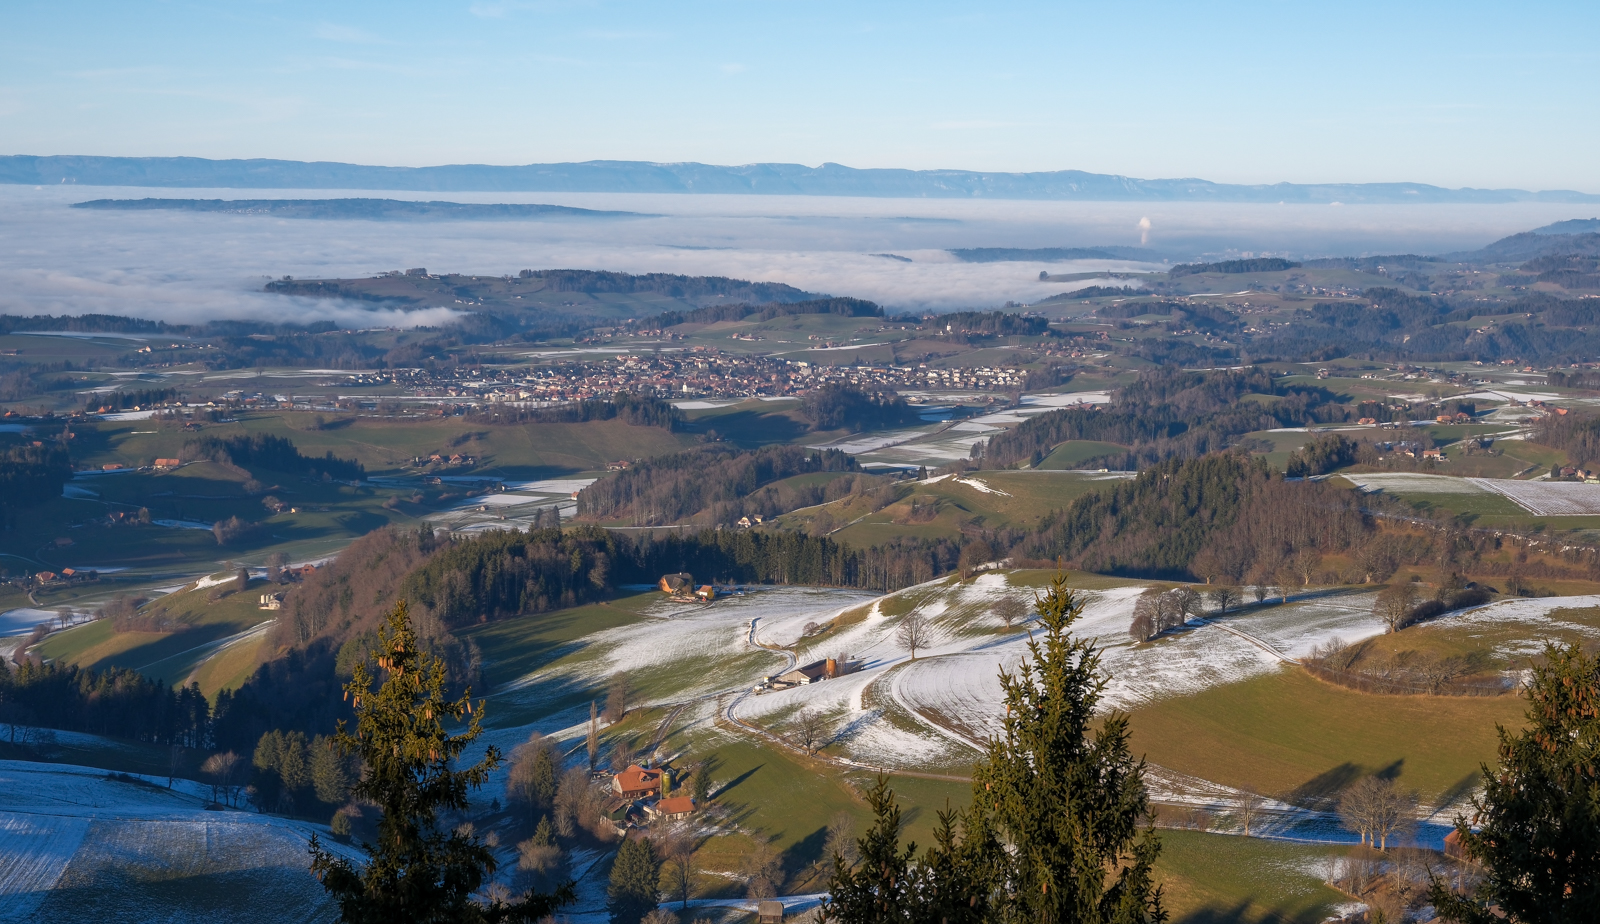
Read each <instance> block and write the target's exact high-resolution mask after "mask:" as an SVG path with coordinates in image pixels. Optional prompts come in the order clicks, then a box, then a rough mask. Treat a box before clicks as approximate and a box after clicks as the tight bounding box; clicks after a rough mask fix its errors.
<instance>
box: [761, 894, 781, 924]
mask: <svg viewBox="0 0 1600 924" xmlns="http://www.w3.org/2000/svg"><path fill="white" fill-rule="evenodd" d="M756 920H758V921H760V922H761V924H783V902H775V901H770V900H769V901H764V902H762V903H761V904H759V905H757V906H756Z"/></svg>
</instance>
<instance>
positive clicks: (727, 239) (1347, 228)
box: [0, 186, 1594, 327]
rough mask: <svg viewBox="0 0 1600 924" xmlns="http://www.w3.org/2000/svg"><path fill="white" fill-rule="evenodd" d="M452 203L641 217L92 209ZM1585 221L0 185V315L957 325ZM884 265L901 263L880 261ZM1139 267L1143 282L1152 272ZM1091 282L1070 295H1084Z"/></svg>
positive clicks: (1434, 208) (1578, 211)
mask: <svg viewBox="0 0 1600 924" xmlns="http://www.w3.org/2000/svg"><path fill="white" fill-rule="evenodd" d="M147 196H155V197H162V198H213V199H251V198H339V197H347V196H361V197H387V198H400V199H449V200H451V201H459V202H544V203H551V204H556V205H571V206H578V207H584V208H594V209H618V210H626V211H635V212H646V213H651V214H652V215H654V216H656V217H647V218H635V219H622V220H603V221H602V220H581V219H580V220H549V221H514V222H498V221H497V222H372V221H316V220H297V219H284V218H276V217H270V216H264V215H235V214H207V213H196V212H182V211H151V212H104V211H88V210H81V209H70V208H68V205H69V204H71V203H73V202H79V201H83V200H87V199H100V198H144V197H147ZM1593 211H1594V207H1593V206H1575V205H1560V204H1545V203H1518V204H1513V205H1431V206H1429V205H1420V206H1386V205H1367V206H1310V205H1250V204H1233V203H1230V204H1218V205H1212V204H1203V203H1121V202H1089V203H1083V202H1028V201H999V200H957V201H953V200H930V199H855V198H832V197H805V196H685V195H629V194H617V193H451V194H448V195H445V194H436V195H429V194H424V193H415V192H399V193H384V192H374V191H370V190H365V191H360V192H341V191H336V190H314V191H309V192H307V191H298V190H270V191H261V190H245V189H228V190H207V189H145V188H140V189H123V188H111V187H71V186H67V187H61V186H53V187H42V188H41V187H33V186H0V311H3V312H5V313H9V314H34V313H49V314H83V313H89V312H101V313H110V314H132V315H140V316H144V317H152V318H161V319H165V320H172V321H201V320H209V319H214V318H274V319H280V320H285V321H311V320H318V319H328V320H334V321H336V322H338V323H340V324H345V325H350V326H362V327H376V326H391V325H393V326H412V325H417V324H437V323H440V322H443V321H446V320H448V318H449V317H450V315H451V311H450V309H448V308H443V307H436V308H430V309H427V310H419V311H410V312H396V311H389V310H372V309H370V308H369V307H364V306H360V305H339V304H334V303H329V302H324V301H312V300H299V299H288V298H284V297H279V296H268V295H266V294H264V293H262V292H261V291H260V289H261V286H262V284H263V283H264V282H265V281H266V279H267V278H271V277H277V276H282V275H291V276H296V277H330V276H352V275H365V274H371V273H374V272H377V271H380V270H390V269H403V268H407V267H414V266H425V267H427V268H428V269H430V270H433V271H451V272H463V273H485V274H501V273H511V272H516V271H517V270H519V269H523V268H544V269H548V268H579V269H606V270H618V271H623V272H631V273H646V272H669V273H686V274H693V275H726V276H734V277H738V278H744V279H754V280H770V281H777V282H786V283H789V284H791V285H795V286H798V287H800V288H803V289H807V290H809V291H814V292H825V293H828V294H833V295H854V296H858V297H862V298H869V299H873V300H875V301H879V302H881V303H883V304H885V305H888V306H891V307H893V308H905V309H928V308H931V309H935V310H953V309H957V308H964V307H984V308H992V307H998V306H999V305H1001V304H1003V303H1004V302H1006V301H1016V302H1024V303H1026V302H1033V301H1037V300H1039V299H1042V298H1045V297H1048V296H1050V295H1053V294H1056V293H1058V292H1062V291H1065V290H1068V289H1070V288H1073V287H1074V285H1073V284H1063V283H1041V282H1039V278H1038V277H1039V273H1040V271H1041V270H1046V269H1047V270H1049V271H1050V272H1052V273H1057V274H1059V273H1071V272H1083V271H1089V270H1128V269H1136V268H1141V264H1135V263H1128V262H1107V261H1079V262H1074V263H1055V264H1045V263H962V262H959V261H957V260H956V259H955V258H954V257H952V256H950V255H949V254H948V253H946V252H945V251H946V250H947V249H948V248H962V247H1027V248H1035V247H1092V246H1097V245H1098V246H1112V245H1116V246H1123V247H1131V246H1139V245H1140V243H1141V240H1142V239H1143V240H1144V242H1145V246H1147V247H1148V248H1149V250H1150V251H1151V253H1152V256H1153V257H1154V258H1155V259H1161V258H1170V259H1177V260H1185V259H1195V258H1198V257H1203V256H1225V255H1233V256H1238V255H1244V254H1261V253H1270V254H1281V255H1287V256H1291V257H1300V256H1306V255H1345V254H1387V253H1424V254H1426V253H1443V252H1448V251H1453V250H1464V249H1475V248H1477V247H1481V246H1483V245H1484V244H1487V243H1489V242H1491V241H1494V240H1496V239H1498V238H1501V237H1504V236H1506V235H1508V234H1513V233H1516V232H1518V231H1525V230H1529V229H1531V228H1535V227H1538V226H1541V225H1544V224H1548V223H1550V222H1553V221H1559V220H1563V219H1569V218H1585V217H1590V213H1591V212H1593ZM885 253H892V254H897V255H900V256H904V257H909V258H910V259H911V261H912V262H909V263H908V262H904V261H900V260H893V259H888V258H886V257H883V256H874V254H885ZM1143 268H1152V267H1151V266H1150V265H1148V264H1147V265H1143ZM1083 284H1087V283H1078V285H1083Z"/></svg>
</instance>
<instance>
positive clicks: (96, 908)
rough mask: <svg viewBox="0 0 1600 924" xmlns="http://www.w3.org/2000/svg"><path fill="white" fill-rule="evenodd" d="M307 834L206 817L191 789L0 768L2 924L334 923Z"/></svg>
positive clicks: (257, 821) (235, 815) (101, 775)
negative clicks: (152, 923)
mask: <svg viewBox="0 0 1600 924" xmlns="http://www.w3.org/2000/svg"><path fill="white" fill-rule="evenodd" d="M162 783H164V781H162ZM314 830H316V829H315V827H314V826H311V825H306V824H302V823H298V822H292V821H288V820H285V819H282V818H275V817H272V816H267V815H258V814H256V813H254V812H244V811H206V810H205V809H204V808H203V800H202V799H201V798H199V796H198V794H197V792H196V787H194V786H193V784H187V785H184V784H180V786H179V787H178V788H177V789H176V790H169V789H166V788H165V786H164V785H162V784H161V783H156V782H154V781H151V782H146V783H137V782H127V781H124V780H118V779H111V778H108V776H107V774H106V773H105V771H103V770H96V769H92V768H87V767H74V766H68V765H58V764H37V763H27V762H21V761H0V921H69V920H70V921H95V922H121V921H129V922H133V921H138V922H147V921H151V920H161V921H172V922H188V921H195V922H213V921H221V920H227V921H273V922H281V921H287V920H294V921H331V920H333V919H334V918H335V917H336V914H335V909H334V907H333V906H332V905H331V903H330V902H329V901H328V900H327V898H326V895H325V893H324V892H323V890H322V887H321V886H320V885H319V884H318V883H317V881H316V880H315V879H313V878H312V877H311V875H310V872H309V870H308V867H309V855H308V854H307V852H306V851H307V845H308V843H309V841H310V837H311V834H312V832H313V831H314ZM324 836H326V832H324Z"/></svg>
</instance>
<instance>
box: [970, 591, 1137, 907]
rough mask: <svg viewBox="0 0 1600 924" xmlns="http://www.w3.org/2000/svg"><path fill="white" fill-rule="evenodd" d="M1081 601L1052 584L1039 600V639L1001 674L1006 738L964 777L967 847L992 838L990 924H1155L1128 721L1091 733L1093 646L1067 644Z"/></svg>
mask: <svg viewBox="0 0 1600 924" xmlns="http://www.w3.org/2000/svg"><path fill="white" fill-rule="evenodd" d="M1083 608H1084V601H1083V598H1082V597H1080V596H1078V595H1077V594H1075V593H1073V592H1072V591H1071V590H1070V589H1069V588H1068V587H1067V579H1066V576H1065V575H1064V574H1060V573H1057V575H1056V576H1055V578H1054V579H1053V580H1052V581H1051V584H1050V587H1049V589H1048V590H1047V591H1046V593H1045V595H1044V596H1043V597H1042V598H1040V599H1039V600H1038V603H1037V610H1038V613H1039V622H1040V625H1041V628H1042V629H1043V630H1044V633H1043V638H1042V639H1037V638H1036V639H1033V640H1031V641H1030V642H1029V643H1028V651H1029V654H1030V657H1029V658H1028V660H1026V661H1025V662H1024V663H1023V665H1022V667H1021V669H1020V670H1019V671H1018V672H1017V673H1016V674H1008V673H1006V672H1004V671H1002V672H1001V674H1000V682H1001V686H1002V687H1003V688H1004V690H1005V700H1006V717H1005V726H1004V727H1005V733H1004V736H1003V737H1000V738H996V739H994V740H992V741H990V743H989V753H988V758H987V760H985V761H984V762H983V763H981V764H979V765H978V766H977V767H976V768H975V772H974V774H973V780H972V794H973V803H972V806H971V808H970V809H969V811H968V813H967V817H966V825H967V829H968V830H967V835H968V838H969V839H971V838H972V835H973V833H974V832H989V831H992V832H994V837H995V838H996V839H998V841H1003V842H1004V843H1005V844H1007V845H1008V849H1006V850H989V851H986V852H987V853H988V856H987V857H986V858H985V862H986V863H987V864H992V869H993V870H994V871H995V872H996V875H997V878H998V885H999V888H998V890H997V893H996V895H997V898H996V905H995V912H996V914H995V915H994V917H995V919H997V920H1000V921H1007V922H1011V921H1016V922H1023V921H1026V922H1068V921H1070V922H1074V924H1149V922H1157V924H1159V922H1161V921H1165V920H1166V912H1165V911H1164V910H1163V909H1162V907H1161V889H1160V887H1159V886H1157V885H1156V884H1155V882H1154V879H1153V878H1152V867H1153V866H1154V864H1155V859H1156V855H1157V854H1158V853H1159V852H1160V849H1161V848H1160V842H1159V841H1158V840H1157V839H1156V835H1155V831H1154V829H1153V828H1150V827H1146V828H1145V829H1144V830H1143V831H1142V832H1141V831H1140V829H1139V823H1140V820H1141V819H1142V818H1143V817H1144V816H1145V815H1146V813H1147V809H1148V807H1149V800H1148V797H1147V795H1146V793H1145V788H1144V761H1142V760H1135V759H1134V757H1133V756H1132V754H1131V753H1130V752H1129V749H1128V734H1129V732H1128V718H1127V716H1126V715H1124V714H1121V713H1112V714H1110V715H1107V716H1106V717H1105V718H1104V721H1102V722H1101V723H1100V725H1099V727H1098V728H1095V727H1094V710H1095V706H1096V704H1097V703H1098V702H1099V699H1100V692H1101V691H1102V690H1103V689H1104V688H1105V683H1106V681H1105V678H1104V676H1103V675H1102V673H1101V670H1100V654H1099V651H1098V649H1096V648H1095V646H1094V644H1093V642H1091V641H1086V640H1083V639H1079V638H1074V637H1072V636H1071V635H1069V633H1068V630H1069V629H1070V628H1071V626H1072V624H1073V623H1074V622H1076V621H1077V619H1078V617H1079V616H1080V615H1081V614H1082V613H1083Z"/></svg>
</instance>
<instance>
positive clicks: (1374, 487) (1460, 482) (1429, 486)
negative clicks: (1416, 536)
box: [1340, 472, 1490, 494]
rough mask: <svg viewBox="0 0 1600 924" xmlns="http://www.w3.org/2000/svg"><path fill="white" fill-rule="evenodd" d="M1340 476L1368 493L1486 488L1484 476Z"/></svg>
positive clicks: (1479, 490)
mask: <svg viewBox="0 0 1600 924" xmlns="http://www.w3.org/2000/svg"><path fill="white" fill-rule="evenodd" d="M1340 477H1342V478H1344V479H1345V480H1346V481H1348V482H1350V483H1351V484H1353V485H1355V486H1356V487H1358V488H1360V489H1361V490H1363V491H1366V492H1368V493H1369V494H1370V493H1372V492H1374V491H1391V492H1396V493H1409V494H1482V493H1484V492H1486V491H1488V490H1490V489H1489V488H1488V487H1486V486H1484V485H1483V484H1482V482H1484V481H1487V480H1489V479H1485V478H1457V477H1454V476H1451V475H1421V474H1414V473H1410V472H1396V473H1394V474H1382V473H1379V474H1372V473H1359V474H1351V473H1341V475H1340Z"/></svg>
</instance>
